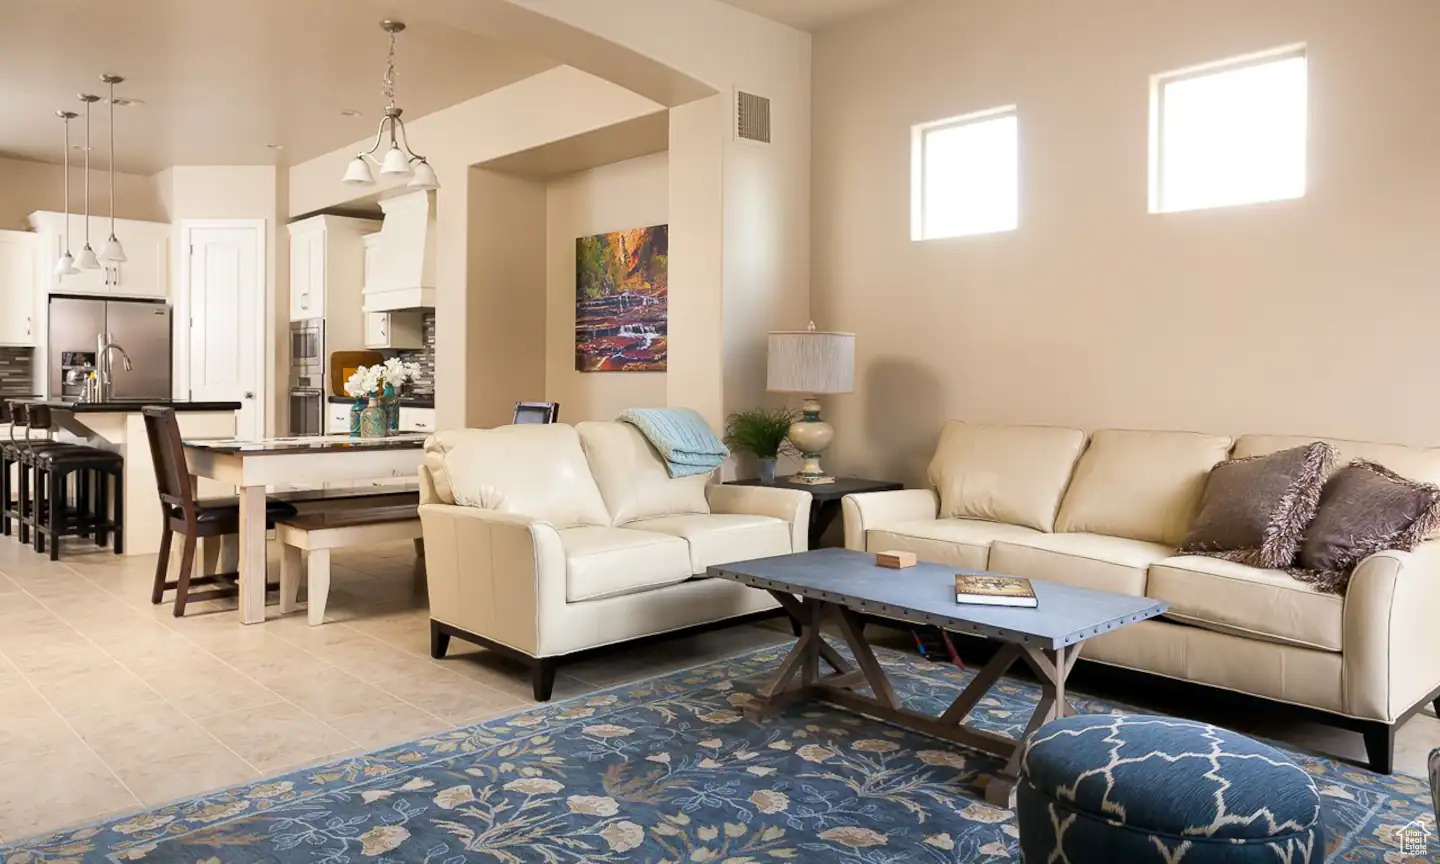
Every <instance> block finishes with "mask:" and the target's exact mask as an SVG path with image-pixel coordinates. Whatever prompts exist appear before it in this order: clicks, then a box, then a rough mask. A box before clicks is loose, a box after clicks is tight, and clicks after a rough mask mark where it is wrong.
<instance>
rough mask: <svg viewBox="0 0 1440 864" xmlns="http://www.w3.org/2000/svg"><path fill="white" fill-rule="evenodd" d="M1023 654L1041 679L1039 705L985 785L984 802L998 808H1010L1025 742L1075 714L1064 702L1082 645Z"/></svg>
mask: <svg viewBox="0 0 1440 864" xmlns="http://www.w3.org/2000/svg"><path fill="white" fill-rule="evenodd" d="M1021 651H1022V656H1023V657H1024V658H1025V662H1026V663H1027V664H1028V665H1029V666H1030V668H1031V669H1033V670H1034V671H1035V675H1036V676H1037V677H1038V678H1039V679H1040V702H1039V703H1038V704H1037V705H1036V706H1035V713H1033V714H1031V715H1030V722H1029V723H1027V724H1025V731H1024V732H1023V733H1022V734H1021V735H1020V737H1019V738H1018V739H1017V740H1016V746H1015V752H1014V753H1013V754H1011V756H1010V759H1009V760H1008V761H1007V762H1006V763H1005V767H1004V768H1002V769H1001V770H1000V772H999V773H998V774H996V775H995V776H994V777H991V778H990V781H989V782H988V783H986V784H985V802H986V803H987V804H992V805H994V806H996V807H1009V806H1010V793H1011V792H1012V791H1013V790H1014V788H1015V781H1016V780H1017V779H1018V778H1019V776H1020V759H1021V757H1022V756H1024V754H1025V742H1026V741H1028V740H1029V738H1030V736H1031V735H1033V734H1035V730H1036V729H1039V728H1040V727H1041V726H1043V725H1045V724H1046V723H1049V722H1050V721H1051V720H1056V719H1058V718H1061V717H1066V716H1069V715H1071V714H1074V713H1075V709H1074V707H1072V706H1071V705H1070V702H1069V700H1067V699H1066V698H1065V690H1066V687H1065V682H1066V679H1068V678H1069V677H1070V670H1071V669H1073V668H1074V667H1075V659H1076V658H1077V657H1079V656H1080V645H1079V644H1075V645H1067V646H1065V647H1063V648H1060V649H1059V650H1058V651H1051V650H1048V649H1040V648H1031V647H1029V646H1023V647H1022V648H1021ZM992 662H993V661H992Z"/></svg>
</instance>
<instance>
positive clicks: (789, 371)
mask: <svg viewBox="0 0 1440 864" xmlns="http://www.w3.org/2000/svg"><path fill="white" fill-rule="evenodd" d="M769 349H770V350H769V364H768V370H767V374H766V383H765V387H766V389H767V390H771V391H773V392H777V393H807V394H820V393H849V392H851V391H853V390H854V389H855V334H854V333H835V332H829V331H825V330H780V331H775V332H772V333H771V334H770V346H769Z"/></svg>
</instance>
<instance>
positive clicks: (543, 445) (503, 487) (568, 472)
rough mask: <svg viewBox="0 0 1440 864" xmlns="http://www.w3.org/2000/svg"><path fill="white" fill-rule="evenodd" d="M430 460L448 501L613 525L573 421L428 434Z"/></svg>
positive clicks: (565, 524)
mask: <svg viewBox="0 0 1440 864" xmlns="http://www.w3.org/2000/svg"><path fill="white" fill-rule="evenodd" d="M425 466H426V467H427V468H429V469H430V479H431V481H432V482H433V483H434V489H435V494H436V496H437V497H438V498H439V500H440V501H441V503H445V504H459V505H461V506H463V507H479V508H481V509H484V510H496V511H499V512H501V513H514V514H517V515H520V516H528V517H530V518H532V519H539V520H542V521H545V522H549V523H550V524H552V525H554V526H555V527H556V528H570V527H574V526H577V525H609V524H610V514H609V513H608V512H607V511H606V510H605V501H604V499H602V498H601V497H600V490H599V489H598V488H597V487H596V486H595V480H594V478H593V477H591V476H590V464H589V463H588V462H586V461H585V453H584V451H583V450H581V448H580V437H579V436H578V435H577V434H576V433H575V429H574V427H572V426H564V425H561V424H559V423H555V424H546V425H539V424H536V425H528V426H501V427H499V428H496V429H447V430H445V431H444V432H437V433H436V434H434V435H432V436H430V437H429V438H428V439H426V441H425Z"/></svg>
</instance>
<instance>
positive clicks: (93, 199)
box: [0, 129, 165, 249]
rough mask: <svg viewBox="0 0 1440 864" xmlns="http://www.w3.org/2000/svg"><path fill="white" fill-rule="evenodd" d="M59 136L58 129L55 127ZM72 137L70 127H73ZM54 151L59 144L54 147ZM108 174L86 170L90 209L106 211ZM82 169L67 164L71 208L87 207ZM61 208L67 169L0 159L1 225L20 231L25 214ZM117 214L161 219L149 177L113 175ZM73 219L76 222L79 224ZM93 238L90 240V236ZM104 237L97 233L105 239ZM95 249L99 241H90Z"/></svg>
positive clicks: (161, 209)
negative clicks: (88, 183)
mask: <svg viewBox="0 0 1440 864" xmlns="http://www.w3.org/2000/svg"><path fill="white" fill-rule="evenodd" d="M56 134H57V135H58V134H59V131H58V130H57V131H56ZM71 134H72V137H73V134H74V130H73V129H72V130H71ZM55 149H56V151H57V152H58V151H59V149H60V147H59V145H58V144H57V145H56V147H55ZM109 177H110V175H109V174H108V173H107V172H105V171H99V170H96V169H94V168H92V169H91V170H90V213H91V215H100V214H105V215H108V214H109V213H110V179H109ZM84 183H85V172H84V171H82V170H81V169H79V168H77V167H76V166H75V165H74V164H72V165H71V166H70V207H71V208H72V210H71V212H78V213H83V212H84V211H85V198H84V188H85V186H84ZM64 209H65V169H64V167H63V166H61V165H50V164H48V163H45V162H28V161H25V160H23V159H0V229H3V228H10V229H15V230H24V229H25V228H26V225H25V217H26V216H29V215H30V214H31V213H34V212H35V211H36V210H54V211H55V212H57V213H59V212H62V211H64ZM115 216H116V218H119V219H144V220H147V221H154V222H163V221H165V212H164V208H163V207H162V206H161V202H160V195H159V193H158V190H157V189H156V187H155V183H154V181H153V180H152V178H150V177H144V176H141V175H138V174H116V175H115ZM79 224H80V223H79V222H76V225H79ZM91 239H92V241H93V239H94V238H91ZM104 239H105V238H104V237H101V238H100V240H101V241H103V240H104ZM94 245H95V247H96V248H97V249H98V248H99V245H100V244H99V243H98V242H96V243H94Z"/></svg>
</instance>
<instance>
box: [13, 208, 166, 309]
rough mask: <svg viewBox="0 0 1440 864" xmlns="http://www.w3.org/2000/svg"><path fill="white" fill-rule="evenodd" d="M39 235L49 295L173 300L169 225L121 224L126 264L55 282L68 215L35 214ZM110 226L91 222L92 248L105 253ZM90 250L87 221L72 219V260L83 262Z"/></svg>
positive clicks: (118, 233) (105, 222) (128, 221)
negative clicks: (83, 253) (82, 255)
mask: <svg viewBox="0 0 1440 864" xmlns="http://www.w3.org/2000/svg"><path fill="white" fill-rule="evenodd" d="M30 226H31V228H33V229H34V231H35V235H36V243H37V246H36V249H37V255H38V258H39V260H37V262H36V266H37V270H36V273H37V274H39V275H40V276H41V277H42V278H43V279H44V280H45V281H46V283H47V284H46V286H45V291H44V293H47V294H48V293H55V294H99V295H105V296H110V297H145V298H152V299H160V300H163V299H166V298H168V297H169V296H170V231H171V227H170V224H169V223H168V222H142V221H139V220H136V219H116V220H115V236H116V237H117V238H118V239H119V240H120V243H121V244H122V245H123V246H124V247H125V257H126V260H125V261H123V262H120V263H113V264H102V265H101V266H100V267H99V268H98V269H95V270H84V269H82V270H80V272H79V273H73V274H71V275H68V276H56V275H55V273H54V266H55V261H56V260H58V259H59V257H60V254H61V253H62V252H64V251H65V214H63V213H54V212H50V211H39V212H35V213H31V214H30ZM109 236H110V220H109V219H108V218H104V217H100V216H91V217H90V247H91V248H92V249H94V250H95V251H96V252H99V251H100V250H102V249H104V248H105V241H106V240H107V239H108V238H109ZM84 248H85V217H84V216H75V215H72V216H70V254H71V255H74V256H75V257H77V258H78V257H79V256H80V250H82V249H84Z"/></svg>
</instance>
